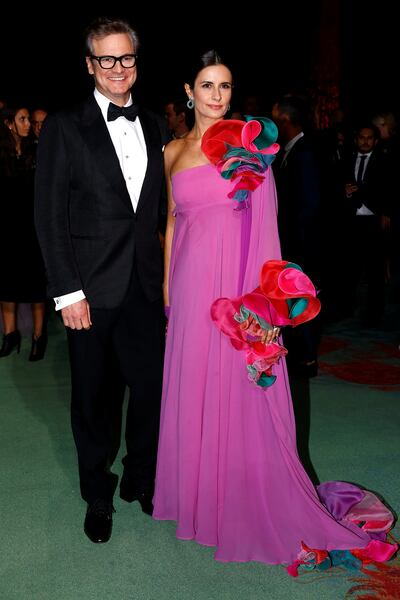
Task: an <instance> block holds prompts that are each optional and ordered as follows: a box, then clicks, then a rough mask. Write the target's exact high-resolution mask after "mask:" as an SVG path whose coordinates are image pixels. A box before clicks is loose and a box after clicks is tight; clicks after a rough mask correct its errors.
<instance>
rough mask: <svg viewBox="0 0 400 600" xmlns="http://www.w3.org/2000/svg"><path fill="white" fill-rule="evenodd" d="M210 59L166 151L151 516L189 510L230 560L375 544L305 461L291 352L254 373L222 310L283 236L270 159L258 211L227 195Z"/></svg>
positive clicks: (218, 93) (185, 528)
mask: <svg viewBox="0 0 400 600" xmlns="http://www.w3.org/2000/svg"><path fill="white" fill-rule="evenodd" d="M202 61H203V62H202V64H201V66H200V69H198V70H197V72H196V76H195V78H194V81H192V82H191V83H190V84H187V85H186V86H185V89H186V92H187V94H188V97H189V99H192V100H193V101H194V110H195V117H196V121H195V126H194V128H193V130H192V131H191V132H190V133H189V135H188V136H187V137H186V138H184V139H182V140H175V141H173V142H171V143H170V144H169V145H168V146H167V148H166V150H165V164H166V174H167V181H168V187H169V216H168V225H167V233H166V284H165V302H166V305H167V306H168V307H169V322H168V334H167V347H166V357H165V367H164V386H163V399H162V411H161V431H160V440H159V450H158V464H157V476H156V489H155V496H154V513H153V517H154V518H155V519H171V520H175V521H177V533H176V535H177V537H178V538H179V539H183V540H191V539H194V540H196V541H197V542H199V543H201V544H205V545H209V546H215V547H216V553H215V558H216V559H218V560H221V561H240V562H243V561H251V560H256V561H262V562H265V563H272V564H277V563H293V561H296V560H297V559H298V557H299V553H300V552H301V544H302V542H303V543H305V544H306V545H307V546H308V547H309V548H313V549H323V550H326V551H330V550H334V549H336V550H347V549H357V548H366V547H367V546H368V544H369V542H370V541H371V537H370V535H369V533H367V532H366V531H364V530H362V529H361V528H359V527H358V526H357V525H355V524H354V523H351V522H350V521H348V522H347V521H346V522H343V520H340V519H338V518H337V517H336V518H335V517H334V516H333V515H332V514H331V513H330V512H329V511H328V509H327V508H326V507H325V506H324V505H323V504H322V503H321V500H320V498H319V496H318V494H317V492H316V490H315V488H314V486H313V484H312V483H311V481H310V480H309V478H308V476H307V474H306V473H305V471H304V469H303V467H302V465H301V463H300V462H299V458H298V454H297V449H296V436H295V424H294V417H293V410H292V402H291V396H290V388H289V383H288V378H287V372H286V366H285V361H284V359H281V360H280V362H279V363H278V364H276V365H275V366H274V374H275V375H276V376H277V379H276V382H275V383H274V385H272V386H271V387H268V388H265V389H263V388H261V387H258V386H256V385H255V384H254V383H253V382H251V381H250V380H249V379H248V377H247V374H246V368H245V364H244V362H245V361H244V356H243V353H242V352H239V351H237V350H235V349H234V348H233V347H232V345H231V343H230V340H229V339H228V337H226V336H224V335H223V334H222V333H221V332H220V331H219V329H218V328H217V327H216V326H215V324H214V323H213V321H212V319H211V316H210V307H211V305H212V303H213V302H214V300H215V299H217V298H220V297H228V298H232V297H235V296H238V295H239V294H241V293H242V292H243V293H245V292H249V291H251V290H253V289H254V288H255V287H257V285H258V284H259V276H260V269H261V266H262V264H263V263H264V262H265V261H266V260H269V259H280V247H279V239H278V233H277V216H276V195H275V185H274V181H273V175H272V171H271V169H267V171H266V173H265V178H264V181H263V183H262V184H261V185H259V186H258V187H257V188H256V189H255V190H254V191H253V192H252V194H251V209H250V211H249V212H247V217H246V216H245V215H244V213H245V212H246V211H241V210H234V209H235V208H236V203H235V202H234V201H233V200H232V199H231V198H229V197H228V194H229V192H231V191H232V188H233V184H232V182H231V181H230V180H227V179H224V178H223V177H222V176H221V174H220V173H219V171H218V170H217V169H216V168H215V166H213V165H212V164H210V163H209V162H208V160H207V158H206V156H205V155H204V153H203V152H202V150H201V139H202V136H203V134H204V133H205V131H206V130H207V129H208V128H209V127H210V126H211V125H213V124H214V123H216V122H217V121H220V120H222V119H223V116H224V114H225V112H226V111H227V110H228V108H229V101H230V97H231V91H232V75H231V72H230V70H229V69H228V68H227V67H226V66H225V65H224V64H223V63H221V60H220V58H219V57H218V55H216V53H215V52H213V51H212V52H209V53H207V54H206V55H204V56H203V57H202ZM249 214H250V215H251V234H250V241H249V245H248V248H247V261H246V266H245V269H244V270H243V269H242V273H241V272H240V271H241V267H240V265H241V259H242V257H241V252H242V248H241V236H242V234H243V230H242V220H243V219H244V218H248V216H249ZM275 335H276V332H275V331H274V330H272V332H270V333H269V334H268V336H267V339H266V341H267V343H268V342H270V341H272V340H273V337H274V336H275ZM303 552H304V550H303Z"/></svg>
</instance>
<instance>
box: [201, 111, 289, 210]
mask: <svg viewBox="0 0 400 600" xmlns="http://www.w3.org/2000/svg"><path fill="white" fill-rule="evenodd" d="M245 119H246V122H245V121H237V120H235V119H231V120H226V121H218V122H217V123H215V124H214V125H212V126H211V127H210V128H209V129H208V130H207V131H206V132H205V134H204V135H203V139H202V142H201V149H202V151H203V152H204V154H205V155H206V156H207V158H208V159H209V161H210V162H211V163H212V164H214V165H216V167H217V169H218V170H219V172H220V173H221V175H222V177H224V178H225V179H231V180H232V181H235V182H236V183H235V187H234V188H233V190H232V191H231V192H230V193H229V197H230V198H233V199H234V200H236V201H237V202H238V203H239V205H238V208H243V207H244V206H245V205H246V201H247V198H248V196H249V192H251V191H253V190H255V189H256V188H257V187H258V186H259V185H260V183H262V181H263V180H264V177H265V176H264V173H265V172H266V170H267V169H268V167H269V165H270V164H271V163H272V161H273V160H274V158H275V155H276V154H277V152H278V150H279V144H277V143H276V139H277V137H278V129H277V127H276V125H275V123H274V122H273V121H271V120H270V119H267V118H266V117H251V116H249V115H246V116H245Z"/></svg>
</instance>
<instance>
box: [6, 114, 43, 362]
mask: <svg viewBox="0 0 400 600" xmlns="http://www.w3.org/2000/svg"><path fill="white" fill-rule="evenodd" d="M30 129H31V124H30V121H29V111H28V109H27V108H25V107H24V106H22V107H21V106H17V107H13V108H12V107H10V108H5V109H3V111H2V114H1V122H0V211H1V212H0V214H1V221H2V228H1V235H0V265H1V268H0V271H1V275H0V305H1V315H2V318H3V330H4V335H3V343H2V346H1V349H0V357H4V356H8V355H9V354H10V353H11V352H12V351H13V350H14V349H16V350H17V351H18V352H19V350H20V346H21V333H20V331H19V330H18V323H17V305H18V303H21V302H24V303H29V304H30V305H31V310H32V319H33V335H32V349H31V353H30V356H29V360H32V361H36V360H40V359H41V358H43V356H44V352H45V348H46V342H47V337H46V334H45V331H44V321H45V306H46V305H45V300H46V281H45V271H44V265H43V261H42V256H41V253H40V248H39V244H38V242H37V239H36V233H35V228H34V220H33V190H34V145H33V143H32V142H31V138H30V136H29V133H30Z"/></svg>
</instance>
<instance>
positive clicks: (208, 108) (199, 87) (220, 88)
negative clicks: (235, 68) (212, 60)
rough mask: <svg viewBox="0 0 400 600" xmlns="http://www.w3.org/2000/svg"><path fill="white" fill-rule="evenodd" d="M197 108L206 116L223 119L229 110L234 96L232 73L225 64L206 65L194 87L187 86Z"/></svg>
mask: <svg viewBox="0 0 400 600" xmlns="http://www.w3.org/2000/svg"><path fill="white" fill-rule="evenodd" d="M186 92H187V94H188V96H189V97H190V98H193V100H194V104H195V109H196V111H197V112H198V113H200V114H201V115H203V116H205V117H211V118H213V119H221V118H222V117H223V116H224V115H225V113H226V112H227V111H228V110H229V102H230V100H231V96H232V74H231V72H230V70H229V69H228V68H227V67H225V65H214V66H212V67H205V68H204V69H202V70H201V71H200V72H199V74H198V75H197V77H196V80H195V82H194V88H193V90H191V89H190V88H189V86H187V87H186Z"/></svg>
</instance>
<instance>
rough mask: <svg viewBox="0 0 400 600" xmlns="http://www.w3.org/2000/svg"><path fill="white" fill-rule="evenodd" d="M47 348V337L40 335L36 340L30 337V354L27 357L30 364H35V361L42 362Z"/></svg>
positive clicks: (43, 334)
mask: <svg viewBox="0 0 400 600" xmlns="http://www.w3.org/2000/svg"><path fill="white" fill-rule="evenodd" d="M46 346H47V335H46V334H45V333H42V335H40V336H39V337H38V338H35V336H32V347H31V353H30V355H29V360H30V361H31V362H36V361H37V360H42V358H43V357H44V353H45V350H46Z"/></svg>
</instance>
